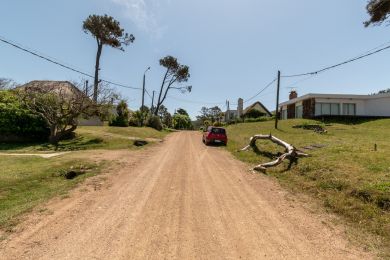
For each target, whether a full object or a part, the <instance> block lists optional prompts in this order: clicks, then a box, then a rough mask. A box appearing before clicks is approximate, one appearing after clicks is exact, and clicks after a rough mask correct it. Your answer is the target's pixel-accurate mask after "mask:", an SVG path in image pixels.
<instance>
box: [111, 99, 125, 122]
mask: <svg viewBox="0 0 390 260" xmlns="http://www.w3.org/2000/svg"><path fill="white" fill-rule="evenodd" d="M116 112H117V116H115V117H114V118H113V119H112V120H111V122H110V123H109V125H110V126H120V127H127V126H129V110H128V108H127V103H126V102H125V101H124V100H122V101H121V102H119V104H118V105H117V107H116Z"/></svg>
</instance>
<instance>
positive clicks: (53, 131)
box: [49, 125, 59, 145]
mask: <svg viewBox="0 0 390 260" xmlns="http://www.w3.org/2000/svg"><path fill="white" fill-rule="evenodd" d="M58 141H59V140H58V136H57V126H56V125H51V126H50V136H49V143H51V144H54V145H57V144H58Z"/></svg>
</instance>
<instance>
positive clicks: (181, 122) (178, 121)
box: [173, 114, 193, 130]
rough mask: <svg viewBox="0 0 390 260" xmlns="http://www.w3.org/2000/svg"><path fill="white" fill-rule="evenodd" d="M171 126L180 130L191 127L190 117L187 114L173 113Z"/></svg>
mask: <svg viewBox="0 0 390 260" xmlns="http://www.w3.org/2000/svg"><path fill="white" fill-rule="evenodd" d="M173 128H175V129H182V130H190V129H192V128H193V127H192V122H191V118H190V117H189V116H187V115H180V114H175V115H174V116H173Z"/></svg>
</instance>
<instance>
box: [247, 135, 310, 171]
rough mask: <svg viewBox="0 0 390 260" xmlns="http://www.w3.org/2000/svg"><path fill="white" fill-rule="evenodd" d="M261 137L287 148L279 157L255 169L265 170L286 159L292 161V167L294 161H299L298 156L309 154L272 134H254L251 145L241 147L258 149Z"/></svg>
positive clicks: (290, 164)
mask: <svg viewBox="0 0 390 260" xmlns="http://www.w3.org/2000/svg"><path fill="white" fill-rule="evenodd" d="M259 139H263V140H270V141H271V142H273V143H275V144H277V145H280V146H283V147H284V148H285V149H286V150H285V153H283V154H282V155H280V156H279V157H277V158H276V159H275V160H274V161H271V162H268V163H263V164H259V165H257V166H256V167H254V168H253V170H256V171H262V172H265V171H266V169H267V168H270V167H275V166H277V165H279V164H281V163H282V162H283V161H284V160H286V159H287V160H289V161H290V163H289V166H288V169H290V168H291V166H292V164H293V163H298V158H300V157H308V156H309V155H308V154H306V153H303V152H301V151H299V150H297V149H296V148H295V147H294V146H292V145H291V144H289V143H287V142H285V141H283V140H280V139H279V138H276V137H275V136H272V135H271V134H270V135H254V136H252V137H251V138H250V142H249V145H248V146H246V147H244V148H243V149H241V151H247V150H249V149H250V148H253V149H257V150H258V148H257V146H256V141H257V140H259Z"/></svg>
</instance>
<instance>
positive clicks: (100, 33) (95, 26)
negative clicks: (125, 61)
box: [83, 14, 135, 102]
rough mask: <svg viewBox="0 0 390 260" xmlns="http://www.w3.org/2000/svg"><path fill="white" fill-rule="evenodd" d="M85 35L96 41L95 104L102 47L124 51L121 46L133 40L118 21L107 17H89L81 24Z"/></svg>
mask: <svg viewBox="0 0 390 260" xmlns="http://www.w3.org/2000/svg"><path fill="white" fill-rule="evenodd" d="M83 30H84V32H85V33H87V34H88V33H91V35H92V36H93V37H95V39H96V43H97V46H98V48H97V53H96V63H95V79H94V92H93V100H94V101H95V102H97V98H98V85H99V70H100V57H101V55H102V51H103V46H104V45H108V46H111V47H113V48H115V49H118V50H121V51H124V49H123V47H122V45H126V46H127V45H129V44H130V43H132V42H134V40H135V38H134V36H133V35H132V34H128V33H125V32H124V29H122V28H121V27H120V24H119V22H118V21H116V20H115V19H114V18H113V17H111V16H108V15H106V14H105V15H90V16H88V18H87V19H86V20H85V21H84V23H83Z"/></svg>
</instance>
